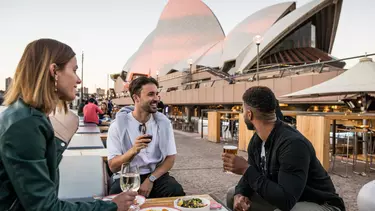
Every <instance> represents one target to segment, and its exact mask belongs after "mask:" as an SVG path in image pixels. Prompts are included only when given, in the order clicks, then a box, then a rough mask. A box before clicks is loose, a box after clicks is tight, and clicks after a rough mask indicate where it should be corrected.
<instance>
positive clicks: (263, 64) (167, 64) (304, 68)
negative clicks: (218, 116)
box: [112, 0, 345, 108]
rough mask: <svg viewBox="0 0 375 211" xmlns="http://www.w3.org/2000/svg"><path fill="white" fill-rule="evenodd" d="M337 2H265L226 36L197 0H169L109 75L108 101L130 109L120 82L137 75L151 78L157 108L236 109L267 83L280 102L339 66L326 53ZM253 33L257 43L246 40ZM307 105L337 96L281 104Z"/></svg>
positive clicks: (332, 37)
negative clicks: (112, 95)
mask: <svg viewBox="0 0 375 211" xmlns="http://www.w3.org/2000/svg"><path fill="white" fill-rule="evenodd" d="M342 3H343V1H342V0H314V1H311V2H309V3H307V4H305V5H301V6H300V5H298V7H297V5H296V3H295V2H284V3H278V4H275V5H270V6H268V7H265V8H263V9H261V10H258V11H256V12H255V13H253V14H249V16H248V17H247V18H246V19H245V20H243V21H242V22H240V23H238V25H237V26H235V27H234V28H233V30H232V31H230V32H229V33H228V34H227V35H225V34H224V32H223V29H222V27H221V25H220V23H219V21H218V19H217V18H216V16H215V14H214V13H213V12H212V11H211V9H210V8H209V7H208V6H207V5H206V4H204V3H203V2H202V1H201V0H169V2H168V3H167V5H166V6H165V8H164V10H163V11H162V13H161V16H160V19H159V21H158V23H157V25H156V27H155V29H154V30H153V31H152V32H151V33H150V34H149V35H148V36H147V38H146V39H145V40H144V42H143V43H142V44H141V46H140V47H139V49H138V50H137V51H136V52H134V54H133V56H132V57H131V58H129V59H128V61H127V62H126V64H125V66H124V67H123V69H122V74H120V76H121V77H113V78H112V79H113V80H114V81H115V96H116V99H114V102H115V103H116V104H119V105H128V104H132V101H131V98H130V97H129V96H128V90H127V84H128V83H129V82H130V81H131V80H133V79H134V78H135V77H137V76H140V75H146V76H151V77H154V78H157V80H158V81H159V83H160V90H159V91H160V96H161V98H162V99H163V102H164V104H166V105H169V106H187V107H189V106H190V107H191V106H195V107H199V108H205V106H206V107H207V106H209V105H223V106H224V107H225V106H226V105H227V106H233V105H239V104H240V103H241V95H242V93H243V92H244V90H245V89H246V88H248V87H251V86H254V85H264V86H268V87H270V88H271V89H272V90H273V91H274V92H275V94H276V95H277V97H279V96H282V95H286V94H289V93H292V92H295V91H298V90H302V89H305V88H308V87H311V86H313V85H316V84H318V83H321V82H323V81H326V80H328V79H331V78H333V77H335V76H337V75H338V74H341V73H342V72H343V71H344V70H343V67H344V66H345V63H344V62H342V61H336V60H337V59H336V58H335V57H333V56H332V55H331V51H332V48H333V44H334V40H335V36H336V29H337V26H338V24H339V19H340V12H341V7H342ZM223 18H225V17H223ZM257 35H259V36H260V37H261V38H262V40H261V42H260V43H256V42H255V41H254V40H253V37H255V36H257ZM258 59H259V66H258V65H257V61H258ZM327 62H328V63H327ZM257 72H258V73H259V75H258V76H259V81H257V80H256V79H257V77H255V76H256V74H257ZM288 100H289V99H288ZM312 102H316V103H330V102H337V97H336V98H335V97H321V98H315V99H305V100H300V99H290V101H289V102H285V103H290V104H306V103H310V104H311V103H312Z"/></svg>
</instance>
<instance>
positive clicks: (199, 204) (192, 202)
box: [174, 197, 211, 211]
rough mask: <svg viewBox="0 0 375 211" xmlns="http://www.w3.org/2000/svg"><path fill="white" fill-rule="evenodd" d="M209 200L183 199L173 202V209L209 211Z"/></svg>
mask: <svg viewBox="0 0 375 211" xmlns="http://www.w3.org/2000/svg"><path fill="white" fill-rule="evenodd" d="M210 204H211V202H210V200H208V199H205V198H201V197H183V198H179V199H176V200H175V201H174V207H175V208H177V209H179V210H181V211H191V210H194V211H209V210H210Z"/></svg>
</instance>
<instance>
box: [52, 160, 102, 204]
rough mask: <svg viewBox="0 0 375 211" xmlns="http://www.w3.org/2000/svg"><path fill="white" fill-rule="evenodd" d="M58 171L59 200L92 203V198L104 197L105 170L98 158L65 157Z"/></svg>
mask: <svg viewBox="0 0 375 211" xmlns="http://www.w3.org/2000/svg"><path fill="white" fill-rule="evenodd" d="M59 169H60V185H59V193H58V197H59V199H61V200H67V201H78V200H81V201H90V200H91V201H92V197H93V196H104V194H105V192H106V186H105V183H104V180H105V175H104V172H105V170H104V164H103V160H102V158H101V157H100V156H66V157H63V159H62V160H61V163H60V165H59Z"/></svg>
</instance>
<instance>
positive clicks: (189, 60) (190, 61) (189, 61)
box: [187, 59, 193, 73]
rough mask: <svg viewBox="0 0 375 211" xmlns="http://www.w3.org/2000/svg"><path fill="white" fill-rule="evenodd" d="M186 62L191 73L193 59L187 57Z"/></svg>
mask: <svg viewBox="0 0 375 211" xmlns="http://www.w3.org/2000/svg"><path fill="white" fill-rule="evenodd" d="M187 63H188V64H189V66H190V73H192V66H193V60H192V59H188V60H187Z"/></svg>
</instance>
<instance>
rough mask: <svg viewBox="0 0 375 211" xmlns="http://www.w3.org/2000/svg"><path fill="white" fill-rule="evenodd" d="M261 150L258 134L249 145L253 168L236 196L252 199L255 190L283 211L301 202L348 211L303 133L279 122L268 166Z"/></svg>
mask: <svg viewBox="0 0 375 211" xmlns="http://www.w3.org/2000/svg"><path fill="white" fill-rule="evenodd" d="M261 148H262V140H261V139H260V137H259V136H258V135H257V134H254V136H253V137H252V139H251V141H250V144H249V146H248V163H249V164H250V167H249V168H248V169H247V170H246V172H245V174H244V175H243V176H242V178H241V180H240V182H239V183H238V185H237V186H236V194H242V195H244V196H247V197H249V198H251V196H252V194H253V193H254V191H255V192H256V193H258V194H259V195H260V196H261V197H262V198H263V199H264V200H265V201H267V202H268V203H270V204H271V205H273V206H275V207H277V208H279V209H280V210H283V211H288V210H291V209H292V208H293V207H294V205H295V204H296V203H297V202H300V201H307V202H314V203H317V204H329V205H332V206H335V207H337V208H339V209H341V210H342V211H344V210H345V205H344V202H343V200H342V199H341V198H340V197H339V195H338V194H336V190H335V187H334V185H333V183H332V180H331V178H330V176H329V175H328V173H327V171H326V170H325V169H324V168H323V166H322V165H321V163H320V161H319V160H318V159H317V157H316V154H315V150H314V148H313V146H312V144H311V143H310V141H309V140H307V139H306V138H305V137H304V136H303V135H302V134H301V133H300V132H298V131H297V130H295V129H294V128H292V127H290V126H289V125H287V124H285V123H283V122H281V121H280V120H277V121H276V123H275V127H274V129H273V130H272V132H271V134H270V135H269V137H268V139H267V140H266V142H265V144H264V148H265V152H266V153H265V157H266V162H265V163H264V162H263V163H264V165H262V164H263V163H262V162H261Z"/></svg>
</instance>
